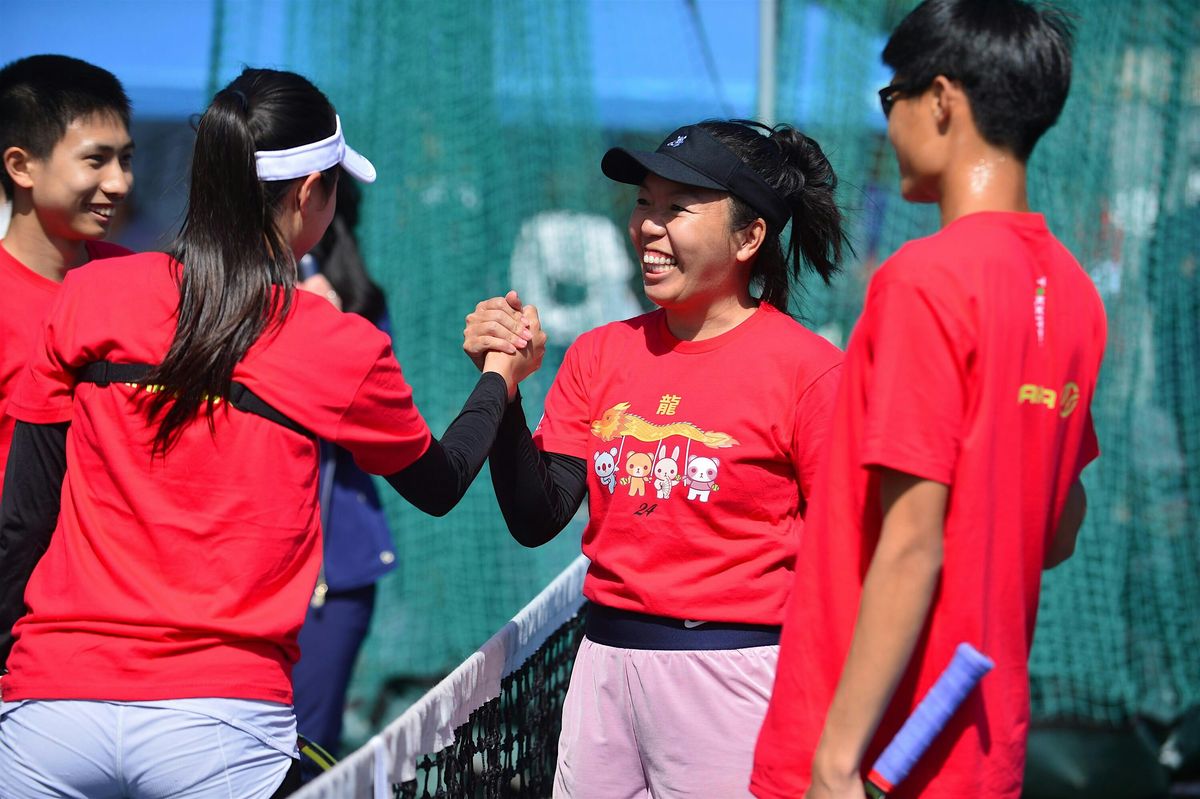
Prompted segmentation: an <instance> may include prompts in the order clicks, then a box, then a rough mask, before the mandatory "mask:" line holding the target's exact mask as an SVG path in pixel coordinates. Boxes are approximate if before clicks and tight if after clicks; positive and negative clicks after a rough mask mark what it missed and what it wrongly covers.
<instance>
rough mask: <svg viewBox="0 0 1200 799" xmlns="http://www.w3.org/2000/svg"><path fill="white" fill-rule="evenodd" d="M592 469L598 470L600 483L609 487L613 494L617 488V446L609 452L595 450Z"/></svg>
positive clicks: (597, 474) (609, 491)
mask: <svg viewBox="0 0 1200 799" xmlns="http://www.w3.org/2000/svg"><path fill="white" fill-rule="evenodd" d="M592 460H593V461H595V463H593V464H592V469H593V470H594V471H595V472H596V476H597V477H599V478H600V485H602V486H604V487H606V488H607V489H608V493H610V494H612V493H614V492H616V490H617V476H616V474H614V472H616V471H617V448H616V447H613V448H612V449H610V450H609V451H608V452H593V453H592Z"/></svg>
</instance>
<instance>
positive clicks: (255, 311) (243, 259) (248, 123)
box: [147, 69, 339, 453]
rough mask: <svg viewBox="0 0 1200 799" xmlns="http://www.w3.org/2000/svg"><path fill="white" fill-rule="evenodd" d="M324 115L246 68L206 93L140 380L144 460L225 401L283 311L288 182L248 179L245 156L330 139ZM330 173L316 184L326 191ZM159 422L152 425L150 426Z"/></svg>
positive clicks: (265, 73) (326, 107)
mask: <svg viewBox="0 0 1200 799" xmlns="http://www.w3.org/2000/svg"><path fill="white" fill-rule="evenodd" d="M336 126H337V123H336V119H335V116H334V110H333V106H332V105H330V103H329V100H328V99H327V98H326V97H325V95H324V94H322V93H321V91H320V90H319V89H317V87H316V86H313V85H312V84H311V83H309V82H308V80H306V79H305V78H303V77H301V76H300V75H297V74H295V73H292V72H278V71H275V70H269V69H246V70H243V72H242V74H241V75H239V76H238V77H237V78H236V79H235V80H234V81H233V82H232V83H230V84H229V85H228V86H226V87H225V88H224V89H222V90H221V91H220V92H218V93H217V96H216V97H214V98H213V101H212V103H211V104H210V105H209V107H208V110H206V111H205V112H204V115H203V116H202V117H201V118H200V124H199V126H198V127H197V129H196V146H195V150H194V152H193V155H192V175H191V187H190V190H189V195H188V208H187V214H186V216H185V217H184V222H183V227H182V229H181V230H180V232H179V235H178V236H177V237H176V239H175V241H174V242H173V243H172V244H171V246H170V248H169V250H168V252H169V253H170V254H171V256H172V257H173V258H174V259H175V260H176V261H178V262H179V263H180V264H182V269H180V270H179V274H178V277H177V280H178V283H179V308H178V314H177V318H176V323H175V337H174V339H173V340H172V341H171V348H170V350H169V351H168V352H167V356H166V358H164V359H163V362H162V363H161V364H159V365H158V366H157V367H156V368H155V369H154V370H153V372H152V373H151V374H150V375H149V376H148V378H147V380H148V382H150V383H152V384H155V385H159V386H162V387H163V388H162V390H160V391H158V392H157V393H155V394H153V395H152V396H151V399H150V405H149V412H150V418H151V419H158V420H159V427H158V431H157V433H156V434H155V438H154V450H155V451H156V452H163V453H165V452H166V451H167V450H169V449H170V448H171V446H172V444H173V443H174V442H175V441H176V440H177V438H178V436H179V433H180V432H181V430H182V428H183V427H184V426H185V425H186V424H187V423H189V422H190V421H191V420H192V419H193V418H194V417H195V415H196V414H197V413H198V412H199V410H200V407H201V405H205V406H206V409H205V410H206V413H207V416H208V422H209V426H210V429H211V427H212V424H213V411H214V409H215V406H216V404H217V403H218V402H220V401H221V400H222V399H224V398H226V397H227V396H228V394H229V383H230V380H231V379H232V377H233V369H234V366H235V365H236V364H237V363H238V361H240V360H241V359H242V357H243V356H244V355H245V354H246V351H247V350H248V349H249V348H250V346H251V345H252V344H254V342H255V341H256V340H258V337H259V336H260V335H261V334H262V333H263V332H264V330H266V328H267V325H268V322H270V321H271V320H274V321H275V323H279V322H282V321H283V319H284V317H285V316H286V315H287V313H288V311H289V309H290V308H291V303H292V293H293V287H294V284H295V282H296V263H295V259H294V257H293V255H292V251H291V248H290V246H289V244H288V242H286V241H284V239H283V237H282V235H281V234H280V231H279V229H278V227H277V225H276V215H277V213H278V211H279V208H280V204H281V201H282V199H283V198H284V197H285V196H286V195H287V193H288V190H289V189H290V188H291V187H292V186H293V185H294V184H295V181H296V180H300V179H302V178H296V179H292V180H278V181H269V182H263V181H260V180H259V178H258V171H257V166H256V163H255V156H254V153H255V151H256V150H284V149H288V148H291V147H297V146H299V145H302V144H309V143H311V142H315V141H319V140H321V139H324V138H327V137H328V136H331V135H333V132H334V130H335V129H336ZM338 171H339V169H338V167H336V166H334V167H330V168H329V169H327V170H326V171H325V172H324V173H322V182H323V184H324V186H325V189H326V191H327V192H330V193H331V194H332V192H333V191H334V189H335V184H336V181H337V175H338ZM160 417H161V418H160Z"/></svg>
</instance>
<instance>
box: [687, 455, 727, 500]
mask: <svg viewBox="0 0 1200 799" xmlns="http://www.w3.org/2000/svg"><path fill="white" fill-rule="evenodd" d="M720 465H721V459H720V458H704V457H697V456H696V455H693V456H691V457H690V458H688V462H687V475H686V476H685V477H684V478H683V484H684V485H685V486H687V487H688V495H687V498H688V499H698V500H700V501H701V502H708V494H709V492H710V491H717V490H718V489H720V486H718V485H717V468H718V467H719V466H720Z"/></svg>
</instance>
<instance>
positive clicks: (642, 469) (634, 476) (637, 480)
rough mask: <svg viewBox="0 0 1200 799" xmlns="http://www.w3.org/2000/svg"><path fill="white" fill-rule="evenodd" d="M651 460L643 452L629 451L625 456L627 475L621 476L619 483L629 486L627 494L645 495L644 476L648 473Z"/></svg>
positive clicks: (633, 495) (634, 495)
mask: <svg viewBox="0 0 1200 799" xmlns="http://www.w3.org/2000/svg"><path fill="white" fill-rule="evenodd" d="M653 462H654V461H653V459H651V457H650V456H649V455H648V454H646V453H645V452H631V453H629V454H628V455H627V456H625V473H626V474H628V475H629V476H628V477H622V478H621V485H627V486H629V496H631V497H644V496H646V476H647V475H649V474H650V465H651V464H652V463H653Z"/></svg>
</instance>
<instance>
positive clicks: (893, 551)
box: [813, 472, 947, 780]
mask: <svg viewBox="0 0 1200 799" xmlns="http://www.w3.org/2000/svg"><path fill="white" fill-rule="evenodd" d="M880 494H881V498H882V503H883V505H884V515H883V526H882V528H881V530H880V536H879V543H878V544H877V546H876V548H875V553H874V555H873V556H872V559H871V564H870V566H869V568H868V569H867V575H866V579H865V580H864V582H863V590H862V594H861V597H860V600H859V611H858V619H857V621H856V623H855V627H854V634H853V637H852V638H851V643H850V649H849V652H848V654H847V656H846V663H845V665H844V666H843V668H842V677H841V680H840V681H839V683H838V687H837V690H836V691H835V693H834V697H833V701H832V702H831V704H830V707H829V713H828V715H827V716H826V720H825V729H824V732H823V733H822V736H821V741H820V743H819V745H818V747H817V752H816V754H815V755H814V757H813V772H814V779H815V778H816V777H817V776H818V775H828V776H830V777H831V778H832V779H834V780H848V779H851V778H856V775H857V773H858V771H859V768H860V766H861V764H862V759H863V756H864V754H865V752H866V749H867V746H868V745H869V743H870V741H871V738H872V737H873V736H874V734H875V730H876V728H877V727H878V726H879V722H880V719H882V718H883V714H884V711H885V710H886V708H887V706H888V703H889V702H890V701H891V698H892V694H893V692H894V691H895V690H896V685H897V684H898V683H899V681H900V679H901V677H902V676H903V675H904V672H905V670H906V669H907V667H908V663H909V660H910V659H911V657H912V653H913V648H914V647H915V645H916V642H917V639H918V638H919V637H920V635H921V631H922V629H923V628H924V626H925V621H926V618H927V616H928V614H929V608H930V605H931V603H932V601H933V594H934V591H935V589H936V588H937V585H938V580H939V577H940V575H941V567H942V533H943V520H944V514H945V503H946V499H947V489H946V486H944V485H941V484H938V483H933V482H930V481H926V480H919V479H917V478H913V477H911V476H908V475H902V474H899V473H894V472H892V473H888V474H887V475H885V476H884V477H883V478H881V489H880Z"/></svg>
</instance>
